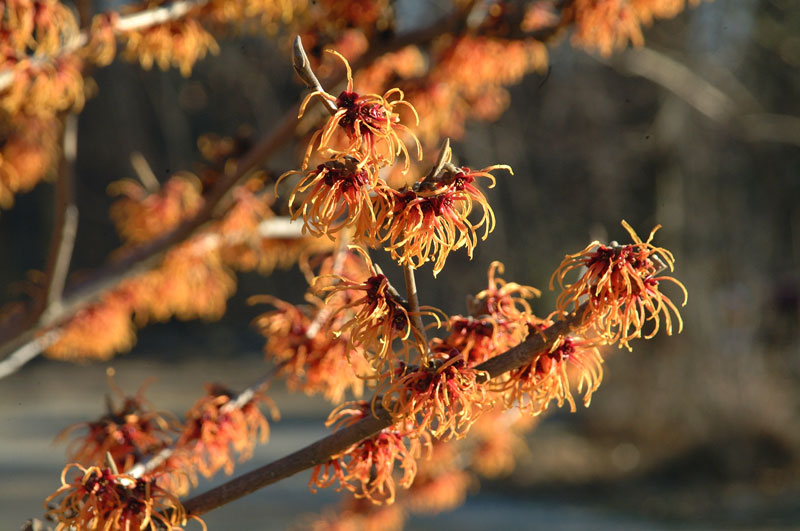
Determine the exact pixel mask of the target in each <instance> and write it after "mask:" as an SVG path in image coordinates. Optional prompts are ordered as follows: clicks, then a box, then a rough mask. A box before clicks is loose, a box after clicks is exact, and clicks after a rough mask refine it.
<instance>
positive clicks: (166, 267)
mask: <svg viewBox="0 0 800 531" xmlns="http://www.w3.org/2000/svg"><path fill="white" fill-rule="evenodd" d="M200 238H202V235H201V236H200ZM196 244H197V241H194V240H190V241H188V242H185V243H183V244H181V245H179V246H177V247H175V248H173V250H172V251H170V252H169V254H167V256H166V257H165V258H164V261H163V262H162V264H161V267H159V268H158V269H154V270H152V271H149V272H148V273H145V274H144V275H142V276H141V277H140V278H138V279H137V285H138V288H139V289H140V290H141V291H140V292H138V293H137V305H136V319H137V322H138V323H140V324H143V323H145V322H147V321H148V320H150V319H153V320H156V321H165V320H167V319H169V318H170V317H172V316H178V317H179V318H181V319H197V318H202V319H219V318H220V317H221V316H222V315H223V314H224V313H225V306H226V303H227V300H228V298H229V297H230V296H231V295H232V294H233V292H234V291H235V289H236V278H235V277H234V275H233V273H232V272H231V271H230V269H228V268H227V267H226V266H225V264H223V263H222V260H221V258H220V255H219V253H218V252H205V253H203V252H199V251H198V249H197V248H196V247H195V245H196Z"/></svg>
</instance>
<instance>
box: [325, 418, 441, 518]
mask: <svg viewBox="0 0 800 531" xmlns="http://www.w3.org/2000/svg"><path fill="white" fill-rule="evenodd" d="M370 414H371V412H370V405H369V403H368V402H351V403H347V404H343V405H341V406H339V407H338V408H336V409H334V410H333V412H332V413H331V415H330V417H328V421H327V422H326V423H325V425H326V426H328V427H331V426H333V429H334V431H336V430H339V429H341V428H342V427H345V426H351V425H353V424H355V423H356V422H357V421H359V420H361V419H363V418H366V417H367V415H370ZM403 425H404V423H400V424H399V425H395V426H393V427H391V428H385V429H383V430H381V431H380V433H378V434H377V435H374V436H372V437H370V438H368V439H365V440H363V441H361V442H359V443H357V444H354V445H353V446H351V447H350V448H348V449H347V450H345V451H344V452H342V453H340V454H338V455H336V456H333V458H331V459H330V460H329V461H328V462H327V463H325V464H323V465H317V466H316V467H315V468H314V471H313V472H312V474H311V480H310V481H309V488H311V491H312V492H316V488H325V487H329V486H330V485H332V484H333V483H336V482H338V483H339V487H338V488H337V490H341V489H343V488H344V489H347V490H349V491H351V492H353V494H354V495H355V496H356V497H357V498H366V499H368V500H370V501H371V502H372V503H374V504H384V503H385V504H387V505H391V504H392V503H394V499H395V491H396V487H395V480H394V478H393V473H394V469H395V462H396V461H399V462H400V468H402V469H403V476H402V477H401V478H400V480H399V481H398V484H399V485H400V486H401V487H403V488H408V487H409V486H411V484H412V483H413V482H414V476H415V475H416V473H417V459H418V458H419V457H420V456H421V454H422V449H423V447H429V446H430V438H429V437H427V435H425V434H422V435H420V434H417V433H412V432H410V431H408V430H407V429H405V428H404V427H403Z"/></svg>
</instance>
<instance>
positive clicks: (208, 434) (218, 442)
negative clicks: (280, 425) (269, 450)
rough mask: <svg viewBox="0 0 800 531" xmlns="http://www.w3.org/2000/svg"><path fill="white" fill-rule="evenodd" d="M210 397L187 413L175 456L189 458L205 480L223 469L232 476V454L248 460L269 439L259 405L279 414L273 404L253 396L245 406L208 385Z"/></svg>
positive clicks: (206, 397) (261, 397) (216, 386)
mask: <svg viewBox="0 0 800 531" xmlns="http://www.w3.org/2000/svg"><path fill="white" fill-rule="evenodd" d="M206 389H207V392H208V394H207V395H206V396H204V397H202V398H200V399H199V400H198V401H197V402H195V404H194V406H192V409H190V410H189V412H188V413H187V414H186V424H185V427H184V430H183V433H182V434H181V436H180V438H179V439H178V442H177V445H176V446H177V450H176V453H185V454H187V455H188V456H189V460H190V462H191V463H192V464H193V466H194V467H195V468H196V469H197V470H198V471H199V472H200V473H201V474H203V475H204V476H205V477H211V476H213V475H214V474H216V473H217V472H218V471H219V470H220V469H224V470H225V473H226V474H229V475H230V474H232V473H233V466H234V465H233V455H232V452H233V451H235V452H236V453H237V454H238V455H239V461H240V462H241V461H246V460H247V459H250V457H252V455H253V449H254V448H255V445H256V441H258V442H260V443H261V444H264V443H266V442H267V439H268V438H269V423H268V422H267V419H266V417H265V416H264V414H263V413H261V410H260V409H259V403H265V404H267V405H268V406H269V407H270V410H271V413H272V416H273V418H278V416H279V414H278V412H277V409H275V406H274V404H272V401H271V400H269V399H268V398H267V397H266V396H264V395H261V394H258V393H256V394H254V395H253V396H252V397H251V398H250V399H249V400H247V401H246V402H245V403H244V404H239V403H237V397H236V396H235V395H234V394H233V393H232V392H231V391H229V390H227V389H226V388H224V387H222V386H220V385H213V384H209V385H207V386H206Z"/></svg>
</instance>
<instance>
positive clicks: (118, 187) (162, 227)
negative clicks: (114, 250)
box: [108, 172, 203, 244]
mask: <svg viewBox="0 0 800 531" xmlns="http://www.w3.org/2000/svg"><path fill="white" fill-rule="evenodd" d="M108 192H109V193H110V194H112V195H118V196H121V197H120V198H119V199H117V200H116V201H115V202H114V204H113V205H111V219H112V221H114V225H115V226H116V228H117V231H118V232H119V233H120V235H121V236H122V237H123V238H124V239H125V240H126V241H128V242H130V243H133V244H137V243H142V242H145V241H148V240H152V239H153V238H156V237H158V236H161V235H163V234H164V233H165V232H167V231H168V230H170V229H172V228H174V227H175V226H176V225H178V223H180V222H181V221H183V220H184V219H186V218H188V217H191V216H192V215H194V214H195V213H197V211H198V210H199V209H200V207H201V206H202V204H203V196H202V189H201V186H200V181H199V179H197V177H195V176H194V175H192V174H190V173H188V172H180V173H177V174H175V175H173V176H172V177H171V178H170V179H169V180H168V181H167V182H166V183H164V184H163V186H161V187H160V188H159V190H158V191H157V192H155V193H150V192H149V191H148V190H147V189H145V188H144V187H143V186H142V185H141V184H140V183H138V182H137V181H133V180H131V179H123V180H121V181H116V182H114V183H111V184H110V185H109V186H108Z"/></svg>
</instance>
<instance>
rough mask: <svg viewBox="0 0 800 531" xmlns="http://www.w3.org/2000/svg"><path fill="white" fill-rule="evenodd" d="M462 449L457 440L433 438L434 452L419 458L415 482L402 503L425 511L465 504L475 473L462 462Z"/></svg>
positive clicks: (418, 511) (422, 511) (416, 511)
mask: <svg viewBox="0 0 800 531" xmlns="http://www.w3.org/2000/svg"><path fill="white" fill-rule="evenodd" d="M458 442H460V441H458ZM461 450H462V447H461V446H460V445H459V444H456V441H447V442H445V441H441V440H438V439H434V440H433V443H432V444H431V456H430V458H429V459H426V460H424V461H420V463H419V470H418V472H417V477H416V479H415V480H414V484H413V485H411V487H410V488H409V489H408V491H406V493H405V496H404V497H403V499H402V501H403V505H406V506H407V507H408V508H409V509H410V510H411V511H412V512H415V513H422V514H438V513H440V512H444V511H450V510H453V509H455V508H456V507H458V506H460V505H462V504H463V503H464V500H465V499H466V497H467V490H468V489H469V487H470V486H471V485H472V484H473V477H472V474H470V473H469V472H467V471H465V470H464V469H463V466H462V465H461V464H460V461H461V459H460V452H461Z"/></svg>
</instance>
